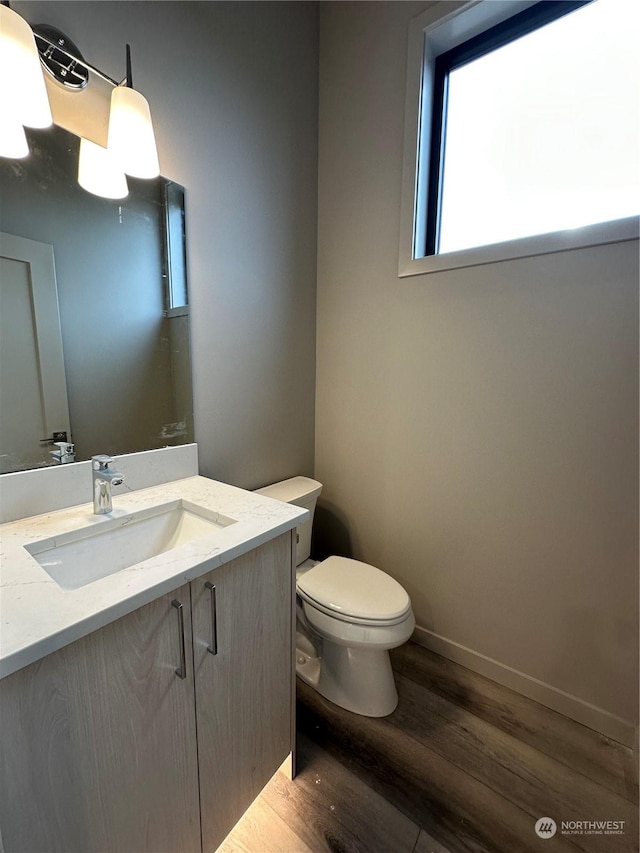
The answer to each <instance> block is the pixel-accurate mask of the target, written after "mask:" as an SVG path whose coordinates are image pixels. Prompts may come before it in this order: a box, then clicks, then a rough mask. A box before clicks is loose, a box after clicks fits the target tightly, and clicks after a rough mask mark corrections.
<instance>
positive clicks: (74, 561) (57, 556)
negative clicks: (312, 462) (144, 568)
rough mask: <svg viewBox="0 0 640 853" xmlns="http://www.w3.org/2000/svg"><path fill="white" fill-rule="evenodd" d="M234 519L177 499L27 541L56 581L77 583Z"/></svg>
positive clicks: (65, 585) (75, 586)
mask: <svg viewBox="0 0 640 853" xmlns="http://www.w3.org/2000/svg"><path fill="white" fill-rule="evenodd" d="M234 521H235V519H233V518H228V517H227V516H224V515H220V514H219V513H215V512H211V511H209V510H206V509H204V508H203V507H199V506H196V504H192V503H190V502H189V501H184V500H177V501H171V502H170V503H166V504H162V505H160V506H155V507H150V508H149V509H144V510H140V512H134V513H131V514H130V515H126V516H122V517H121V518H110V519H108V520H105V521H102V520H98V519H96V526H94V527H86V528H82V529H79V530H72V531H70V532H68V533H63V534H61V535H60V536H53V537H51V538H49V539H41V540H40V541H39V542H32V543H30V544H29V545H25V546H24V547H25V548H26V550H27V551H28V552H29V553H30V554H31V556H32V557H34V558H35V559H36V560H37V561H38V563H40V565H41V566H42V568H43V569H44V570H45V572H47V574H49V575H50V576H51V577H52V578H53V580H54V581H55V582H56V583H57V584H58V586H59V587H61V588H62V589H65V590H71V589H78V588H79V587H82V586H86V584H89V583H93V581H97V580H99V579H100V578H104V577H107V576H108V575H112V574H115V573H116V572H120V571H122V569H127V568H129V567H131V566H135V565H136V564H137V563H142V562H143V561H144V560H148V559H150V558H151V557H155V556H157V555H158V554H163V553H165V552H166V551H171V550H173V549H174V548H179V547H180V546H181V545H185V544H186V543H187V542H192V541H193V540H195V539H200V538H202V537H204V536H210V535H211V534H212V533H215V531H217V530H222V529H223V528H225V527H228V526H229V525H230V524H233V523H234Z"/></svg>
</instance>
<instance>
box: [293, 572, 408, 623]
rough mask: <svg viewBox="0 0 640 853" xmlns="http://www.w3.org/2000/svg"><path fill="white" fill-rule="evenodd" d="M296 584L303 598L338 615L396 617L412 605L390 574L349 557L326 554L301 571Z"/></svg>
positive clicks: (375, 619)
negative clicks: (324, 558)
mask: <svg viewBox="0 0 640 853" xmlns="http://www.w3.org/2000/svg"><path fill="white" fill-rule="evenodd" d="M297 586H298V592H299V593H300V595H301V596H302V597H303V598H306V599H307V600H308V601H309V602H310V603H311V604H313V603H314V602H317V603H318V604H320V605H322V607H323V609H326V610H328V611H332V612H334V613H335V614H336V615H337V616H339V615H343V616H354V617H356V618H358V619H370V620H372V621H377V620H387V619H397V618H398V617H400V616H403V615H404V614H405V613H407V611H408V610H409V608H410V607H411V602H410V601H409V596H408V595H407V593H406V591H405V590H404V589H403V587H401V586H400V584H399V583H398V582H397V581H395V580H394V579H393V578H392V577H389V575H387V574H385V572H381V571H380V569H376V568H374V567H373V566H370V565H369V564H368V563H361V562H360V561H359V560H351V559H349V558H348V557H329V558H328V559H326V560H324V561H323V562H322V563H318V565H317V566H314V567H313V568H312V569H309V571H308V572H305V574H304V575H302V577H301V578H300V579H299V581H298V584H297Z"/></svg>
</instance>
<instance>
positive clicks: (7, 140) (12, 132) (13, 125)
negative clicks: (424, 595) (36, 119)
mask: <svg viewBox="0 0 640 853" xmlns="http://www.w3.org/2000/svg"><path fill="white" fill-rule="evenodd" d="M28 153H29V143H28V142H27V137H26V134H25V132H24V127H23V126H22V125H21V124H20V122H19V121H18V120H17V119H15V120H13V121H11V119H10V118H9V116H8V115H3V116H2V119H1V120H0V157H11V158H12V159H19V158H21V157H26V156H27V154H28Z"/></svg>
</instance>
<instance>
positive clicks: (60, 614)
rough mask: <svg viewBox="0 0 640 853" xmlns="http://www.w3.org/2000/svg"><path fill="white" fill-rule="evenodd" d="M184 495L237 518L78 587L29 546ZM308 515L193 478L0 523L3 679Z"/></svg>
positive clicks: (0, 666)
mask: <svg viewBox="0 0 640 853" xmlns="http://www.w3.org/2000/svg"><path fill="white" fill-rule="evenodd" d="M89 485H90V484H88V486H89ZM180 499H184V500H186V501H190V502H191V503H194V504H196V505H198V506H201V507H203V508H204V509H206V510H209V511H212V512H216V513H220V514H222V515H224V516H228V517H230V518H232V519H234V522H235V523H233V524H230V525H229V526H228V527H224V528H222V529H220V530H217V531H215V532H213V533H211V534H209V535H206V536H203V537H201V538H199V539H195V540H193V541H191V542H187V543H186V544H184V545H182V546H180V547H179V548H175V549H174V550H172V551H167V552H165V553H163V554H158V555H157V556H155V557H152V558H151V559H148V560H145V561H144V562H141V563H137V564H136V565H134V566H131V567H129V568H126V569H122V570H121V571H119V572H117V573H115V574H112V575H109V576H108V577H103V578H101V579H99V580H96V581H93V582H91V583H88V584H87V585H85V586H81V587H79V588H78V589H73V590H64V589H62V588H61V587H60V586H58V584H57V583H56V582H55V581H54V580H53V579H52V578H51V577H50V576H49V575H48V574H47V572H46V571H45V570H44V569H43V568H42V567H41V566H40V564H39V563H38V562H37V561H36V559H35V558H34V557H32V556H31V554H29V552H28V551H27V550H25V547H24V546H25V545H28V544H30V543H32V542H37V541H39V540H41V539H46V538H49V537H53V536H56V535H60V534H62V533H66V532H69V531H74V530H79V529H83V528H84V529H88V528H93V529H96V528H98V527H99V525H101V524H105V522H108V521H109V520H111V519H114V518H123V517H126V516H127V515H130V514H131V513H133V512H138V511H139V510H142V509H146V508H148V507H153V506H158V505H160V504H164V503H167V502H169V501H174V500H180ZM306 517H308V512H307V510H305V509H302V508H300V507H297V506H292V505H290V504H285V503H281V502H280V501H274V500H272V499H270V498H267V497H264V496H263V495H258V494H256V493H254V492H247V491H244V490H243V489H238V488H235V487H234V486H228V485H226V484H225V483H219V482H217V481H215V480H209V479H207V478H205V477H189V478H187V479H184V480H175V481H173V482H170V483H165V484H163V485H159V486H153V487H152V488H148V489H141V490H139V491H135V492H130V493H127V494H124V495H119V496H117V497H114V498H113V512H112V513H110V514H108V515H94V514H93V505H92V504H91V503H86V504H80V505H78V506H73V507H69V508H68V509H62V510H59V511H57V512H51V513H46V514H43V515H36V516H32V517H31V518H23V519H20V520H18V521H13V522H9V523H7V524H3V525H0V678H3V677H5V676H7V675H10V674H11V673H13V672H16V671H17V670H19V669H21V668H22V667H24V666H27V665H28V664H30V663H33V662H34V661H37V660H39V659H40V658H42V657H44V656H45V655H48V654H50V653H51V652H54V651H56V650H57V649H60V648H62V647H63V646H66V645H67V644H69V643H71V642H73V641H74V640H77V639H79V638H80V637H84V636H86V635H87V634H90V633H91V632H92V631H95V630H96V629H98V628H101V627H103V626H104V625H107V624H108V623H110V622H113V621H114V620H115V619H118V618H119V617H121V616H125V615H126V614H127V613H131V612H132V611H133V610H136V609H137V608H138V607H141V606H142V605H144V604H147V603H148V602H150V601H153V600H154V599H155V598H158V597H159V596H161V595H164V594H165V593H167V592H171V591H172V590H174V589H177V588H178V587H180V586H182V584H184V583H185V582H187V581H191V580H194V579H195V578H197V577H199V576H201V575H203V574H206V573H207V572H209V571H211V570H212V569H215V568H216V567H218V566H221V565H223V564H224V563H227V562H229V560H232V559H234V558H235V557H238V556H240V555H241V554H245V553H247V551H250V550H252V549H253V548H256V547H258V546H259V545H262V544H263V543H265V542H268V541H269V540H270V539H273V538H274V537H275V536H278V535H279V534H281V533H284V532H286V531H287V530H291V529H293V528H294V527H296V526H297V524H298V523H299V522H300V521H304V520H305V519H306Z"/></svg>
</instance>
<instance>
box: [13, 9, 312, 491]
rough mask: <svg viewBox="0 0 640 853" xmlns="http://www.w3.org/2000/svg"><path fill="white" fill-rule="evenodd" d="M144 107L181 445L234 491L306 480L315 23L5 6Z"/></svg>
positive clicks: (189, 12)
mask: <svg viewBox="0 0 640 853" xmlns="http://www.w3.org/2000/svg"><path fill="white" fill-rule="evenodd" d="M13 6H14V8H15V9H16V11H18V12H19V13H20V14H22V15H24V16H25V17H26V18H27V20H29V21H30V22H32V23H37V22H46V23H50V24H53V25H54V26H57V27H59V28H60V29H61V30H63V31H64V32H66V33H67V35H68V36H69V37H70V38H71V39H73V40H74V41H75V42H76V43H77V44H78V47H79V48H80V50H82V52H83V54H84V56H85V58H86V59H87V61H89V62H91V63H92V64H94V65H96V66H97V67H98V68H100V69H101V70H103V71H104V72H105V73H107V74H110V75H111V76H112V77H115V78H120V77H122V76H123V75H124V45H125V43H126V42H128V43H130V44H131V48H132V55H133V73H134V81H135V84H136V87H137V88H139V89H140V91H141V92H143V93H144V95H145V96H146V97H147V98H148V100H149V102H150V104H151V109H152V115H153V120H154V126H155V131H156V138H157V142H158V149H159V156H160V166H161V170H162V173H163V174H164V175H166V176H167V177H170V178H172V179H174V180H176V181H178V182H179V183H181V184H183V185H184V186H185V187H186V207H187V233H188V252H189V273H190V301H191V334H192V362H193V364H192V367H193V379H194V409H195V438H196V441H197V442H198V444H199V453H200V470H201V472H202V473H203V474H205V475H207V476H211V477H215V478H217V479H220V480H223V481H226V482H231V483H234V484H235V485H239V486H245V487H248V488H252V487H256V486H259V485H264V484H265V483H268V482H272V481H274V480H277V479H280V478H282V477H288V476H293V475H294V474H301V473H302V474H305V473H306V474H311V473H312V472H313V435H314V374H315V271H316V181H317V65H318V25H317V7H316V5H315V4H311V3H279V2H275V3H260V2H257V3H253V2H247V3H234V2H215V3H207V2H198V3H190V2H99V3H98V2H42V0H34V2H28V1H27V2H19V0H18V2H16V3H15V4H13Z"/></svg>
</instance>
